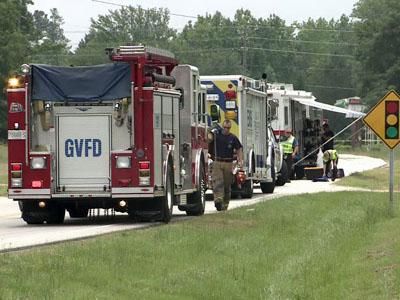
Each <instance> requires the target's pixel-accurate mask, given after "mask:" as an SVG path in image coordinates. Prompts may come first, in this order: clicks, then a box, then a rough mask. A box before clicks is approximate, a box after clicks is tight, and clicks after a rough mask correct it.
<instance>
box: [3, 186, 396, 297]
mask: <svg viewBox="0 0 400 300" xmlns="http://www.w3.org/2000/svg"><path fill="white" fill-rule="evenodd" d="M386 199H387V194H382V193H359V192H358V193H356V192H346V193H320V194H312V195H301V196H295V197H290V198H281V199H277V200H273V201H267V202H264V203H259V204H256V205H254V206H251V207H247V208H240V209H235V210H232V211H228V212H225V213H219V214H214V215H206V216H204V217H201V218H195V219H192V220H189V221H185V222H176V223H173V224H169V225H167V226H159V227H153V228H149V229H145V230H140V231H126V232H123V233H117V234H112V235H107V236H103V237H98V238H95V239H91V240H85V241H77V242H70V243H65V244H58V245H53V246H47V247H42V248H37V249H34V250H30V251H22V252H19V253H5V254H1V255H0V265H1V266H2V267H1V268H0V299H89V298H96V299H110V298H117V299H132V298H136V299H398V298H399V297H400V254H399V253H400V218H399V215H398V213H396V214H395V216H390V215H389V213H388V209H387V200H386Z"/></svg>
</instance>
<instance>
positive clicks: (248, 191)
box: [242, 179, 254, 199]
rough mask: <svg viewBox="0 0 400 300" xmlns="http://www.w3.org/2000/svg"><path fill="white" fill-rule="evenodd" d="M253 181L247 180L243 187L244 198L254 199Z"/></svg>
mask: <svg viewBox="0 0 400 300" xmlns="http://www.w3.org/2000/svg"><path fill="white" fill-rule="evenodd" d="M253 188H254V184H253V179H249V180H246V182H245V183H244V185H243V192H242V198H248V199H249V198H251V197H253Z"/></svg>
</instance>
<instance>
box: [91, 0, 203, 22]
mask: <svg viewBox="0 0 400 300" xmlns="http://www.w3.org/2000/svg"><path fill="white" fill-rule="evenodd" d="M92 1H93V2H99V3H103V4H109V5H114V6H119V7H128V6H130V5H123V4H119V3H114V2H108V1H102V0H92ZM168 14H170V15H171V16H175V17H182V18H189V19H197V17H196V16H189V15H183V14H175V13H171V12H168Z"/></svg>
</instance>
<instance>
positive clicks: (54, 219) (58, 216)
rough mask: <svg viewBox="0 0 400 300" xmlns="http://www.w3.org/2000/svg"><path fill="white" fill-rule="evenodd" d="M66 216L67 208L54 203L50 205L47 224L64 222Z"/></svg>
mask: <svg viewBox="0 0 400 300" xmlns="http://www.w3.org/2000/svg"><path fill="white" fill-rule="evenodd" d="M64 218H65V208H63V207H59V206H58V205H54V206H53V207H50V209H49V212H48V217H47V219H46V222H47V224H62V223H63V222H64Z"/></svg>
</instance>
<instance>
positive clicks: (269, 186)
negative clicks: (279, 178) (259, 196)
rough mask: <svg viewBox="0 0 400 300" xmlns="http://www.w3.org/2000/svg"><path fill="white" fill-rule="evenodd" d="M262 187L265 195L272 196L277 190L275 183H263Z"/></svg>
mask: <svg viewBox="0 0 400 300" xmlns="http://www.w3.org/2000/svg"><path fill="white" fill-rule="evenodd" d="M260 187H261V191H262V192H263V193H264V194H272V193H273V192H274V189H275V182H261V183H260Z"/></svg>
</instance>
